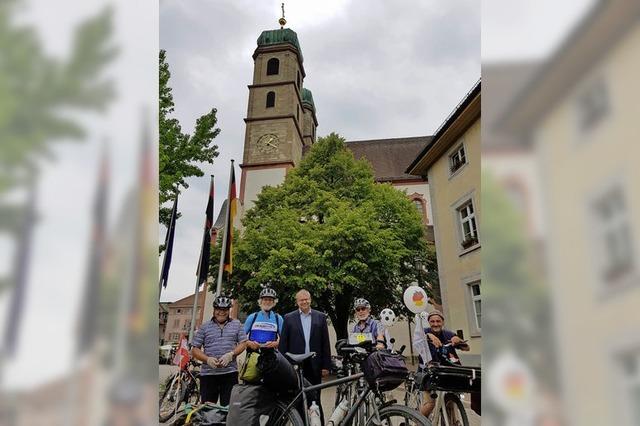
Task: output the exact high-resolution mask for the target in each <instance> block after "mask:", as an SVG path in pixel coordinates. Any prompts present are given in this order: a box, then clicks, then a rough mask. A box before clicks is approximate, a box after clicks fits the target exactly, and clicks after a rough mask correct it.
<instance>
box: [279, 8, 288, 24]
mask: <svg viewBox="0 0 640 426" xmlns="http://www.w3.org/2000/svg"><path fill="white" fill-rule="evenodd" d="M281 7H282V18H280V19H278V23H279V24H280V29H283V28H284V26H285V25H286V24H287V20H286V19H284V3H282V6H281Z"/></svg>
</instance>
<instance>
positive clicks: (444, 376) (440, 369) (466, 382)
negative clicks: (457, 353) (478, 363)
mask: <svg viewBox="0 0 640 426" xmlns="http://www.w3.org/2000/svg"><path fill="white" fill-rule="evenodd" d="M481 373H482V371H481V370H480V368H478V367H462V366H457V367H453V366H444V365H436V366H431V367H429V368H428V370H427V374H426V377H425V380H424V381H423V383H422V386H423V389H424V390H442V391H449V392H463V393H466V392H480V386H481V378H482V376H481Z"/></svg>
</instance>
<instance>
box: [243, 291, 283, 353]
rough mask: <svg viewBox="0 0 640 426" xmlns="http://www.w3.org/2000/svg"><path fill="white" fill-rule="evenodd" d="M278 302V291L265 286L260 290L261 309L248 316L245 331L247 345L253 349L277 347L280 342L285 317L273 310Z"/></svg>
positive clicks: (259, 302) (259, 301)
mask: <svg viewBox="0 0 640 426" xmlns="http://www.w3.org/2000/svg"><path fill="white" fill-rule="evenodd" d="M277 303H278V293H276V291H275V290H274V289H273V288H271V287H269V286H265V287H264V288H263V289H262V291H261V292H260V298H259V299H258V305H259V306H260V310H259V311H258V312H254V313H252V314H251V315H249V316H248V317H247V319H246V320H245V322H244V331H245V333H246V334H247V336H248V341H247V347H248V348H249V349H251V350H253V351H257V350H258V349H260V348H261V347H262V348H277V347H278V343H280V333H281V332H282V323H283V319H282V316H281V315H280V314H277V313H275V312H273V308H274V307H275V306H276V304H277Z"/></svg>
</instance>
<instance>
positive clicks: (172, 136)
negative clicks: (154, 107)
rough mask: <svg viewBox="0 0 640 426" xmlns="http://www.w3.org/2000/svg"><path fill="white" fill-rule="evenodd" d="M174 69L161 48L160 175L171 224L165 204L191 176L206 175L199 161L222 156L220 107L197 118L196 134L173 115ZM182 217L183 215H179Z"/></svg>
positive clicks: (166, 220) (162, 210)
mask: <svg viewBox="0 0 640 426" xmlns="http://www.w3.org/2000/svg"><path fill="white" fill-rule="evenodd" d="M170 78H171V72H170V71H169V64H168V62H167V59H166V52H165V51H164V50H161V51H160V76H159V79H160V81H159V87H160V93H159V99H160V113H159V122H158V130H159V134H160V144H159V145H160V147H159V150H160V152H159V176H160V185H159V187H160V200H159V201H160V212H159V217H160V223H162V224H163V225H165V226H168V225H169V221H170V219H171V207H170V206H164V207H163V204H165V203H166V202H168V201H172V200H173V199H174V198H175V195H176V194H179V193H180V189H181V188H188V187H189V184H188V183H187V181H186V180H187V179H188V178H190V177H192V176H197V177H200V176H203V175H204V172H203V171H202V169H201V168H200V165H199V163H209V164H212V163H213V160H214V158H216V157H217V156H218V146H217V145H214V144H213V139H214V138H215V137H216V136H218V134H219V133H220V129H219V128H217V127H216V124H217V122H218V119H217V118H216V113H217V110H216V109H215V108H212V109H211V111H209V112H208V113H206V114H204V115H202V116H201V117H200V118H198V119H197V120H196V125H195V130H194V132H193V134H192V135H190V134H187V133H183V131H182V127H181V126H180V122H179V121H178V119H177V118H173V117H171V114H172V113H173V111H174V107H175V104H174V101H173V95H172V93H171V87H170V86H169V79H170ZM178 217H179V216H178Z"/></svg>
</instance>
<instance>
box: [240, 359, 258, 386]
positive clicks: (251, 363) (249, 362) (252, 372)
mask: <svg viewBox="0 0 640 426" xmlns="http://www.w3.org/2000/svg"><path fill="white" fill-rule="evenodd" d="M258 357H259V354H258V352H248V353H247V357H246V359H245V360H244V364H242V368H241V369H240V376H239V378H240V380H242V381H244V382H246V383H254V384H255V383H259V382H260V369H258Z"/></svg>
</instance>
